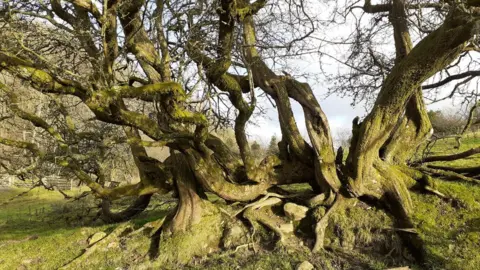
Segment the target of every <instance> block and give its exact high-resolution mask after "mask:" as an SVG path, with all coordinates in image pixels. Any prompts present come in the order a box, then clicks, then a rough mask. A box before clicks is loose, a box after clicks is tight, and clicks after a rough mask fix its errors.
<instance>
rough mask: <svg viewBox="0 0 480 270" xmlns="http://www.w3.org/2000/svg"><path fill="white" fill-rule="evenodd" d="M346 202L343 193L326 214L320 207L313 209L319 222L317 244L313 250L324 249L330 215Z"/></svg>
mask: <svg viewBox="0 0 480 270" xmlns="http://www.w3.org/2000/svg"><path fill="white" fill-rule="evenodd" d="M344 203H345V198H344V197H343V196H341V195H337V196H336V198H335V202H334V203H333V205H332V207H330V208H329V209H328V210H327V212H324V214H323V213H322V211H318V210H319V208H316V209H314V210H313V215H314V219H315V220H316V222H317V224H316V225H315V245H314V246H313V249H312V251H313V252H319V251H321V250H323V247H324V244H323V243H324V240H325V230H326V229H327V226H328V221H329V219H330V216H331V215H332V213H334V212H335V211H336V210H337V209H338V208H340V207H342V205H343V204H344ZM322 209H323V208H322Z"/></svg>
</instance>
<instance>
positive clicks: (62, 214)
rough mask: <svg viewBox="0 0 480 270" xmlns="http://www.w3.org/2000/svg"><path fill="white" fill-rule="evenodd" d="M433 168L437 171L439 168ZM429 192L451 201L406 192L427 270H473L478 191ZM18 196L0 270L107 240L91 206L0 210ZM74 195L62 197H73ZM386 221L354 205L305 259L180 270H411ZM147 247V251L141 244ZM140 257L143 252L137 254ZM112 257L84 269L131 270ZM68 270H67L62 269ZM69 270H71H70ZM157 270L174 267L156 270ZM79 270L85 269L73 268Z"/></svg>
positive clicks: (41, 202) (156, 210) (1, 197)
mask: <svg viewBox="0 0 480 270" xmlns="http://www.w3.org/2000/svg"><path fill="white" fill-rule="evenodd" d="M453 145H454V141H453V140H446V141H441V142H439V143H438V144H437V145H436V146H435V147H434V149H433V152H434V154H447V153H451V152H455V150H453ZM478 145H480V136H478V137H473V136H471V137H469V138H467V139H464V142H463V144H462V147H461V149H460V151H463V150H467V149H469V148H471V147H474V146H478ZM439 164H440V163H439ZM478 164H480V155H476V156H473V157H470V158H467V159H464V160H461V161H455V162H451V163H448V165H451V166H459V167H467V166H475V165H478ZM436 182H437V188H438V190H439V191H440V192H442V193H444V194H447V195H449V196H451V197H453V198H455V200H450V201H449V200H442V199H440V198H438V197H436V196H434V195H428V194H420V193H415V192H412V199H413V201H414V205H415V213H414V216H413V218H414V220H415V222H416V224H417V227H418V233H419V234H420V236H421V237H422V238H423V239H424V241H425V244H426V249H427V260H428V268H431V269H480V185H475V184H470V183H465V182H459V181H444V180H437V181H436ZM23 191H25V190H21V189H3V190H2V189H0V269H57V268H59V267H62V266H63V265H66V264H67V263H69V262H70V261H71V260H73V259H74V258H76V257H77V256H79V255H80V254H82V252H83V250H84V249H85V248H87V246H88V238H89V237H90V236H91V235H93V234H94V233H96V232H107V233H109V232H111V231H112V230H114V228H115V227H116V226H118V225H104V224H102V223H101V222H100V221H98V220H97V221H92V219H93V218H94V217H95V214H96V211H97V210H91V209H92V207H94V206H95V204H96V203H98V202H96V201H95V200H94V199H93V198H91V197H90V198H85V199H82V200H79V201H76V202H69V201H67V200H65V199H64V198H63V196H62V195H61V194H60V193H58V192H54V191H46V190H43V189H34V190H32V191H30V192H29V193H27V194H26V195H24V196H20V197H18V198H16V199H14V200H13V201H11V202H9V203H8V204H2V203H3V202H5V201H7V200H8V199H9V198H11V197H13V196H15V195H18V194H19V193H21V192H23ZM81 192H82V190H75V191H70V192H69V193H70V195H79V194H81ZM168 207H173V205H172V204H170V205H160V204H159V200H154V202H153V205H152V206H150V207H149V209H148V211H147V212H146V213H143V214H142V215H140V216H139V217H137V218H136V219H135V220H134V221H133V222H134V223H135V224H137V225H138V226H141V225H142V224H144V223H146V222H148V221H151V220H155V219H158V218H159V217H162V216H164V215H165V213H166V212H165V210H166V209H167V208H168ZM391 228H392V222H391V219H390V218H389V217H388V216H387V215H386V214H385V213H384V212H383V211H381V210H377V209H374V208H371V207H368V206H367V205H363V204H361V203H359V205H356V206H355V207H352V208H349V209H347V210H345V211H343V212H339V213H335V216H334V217H333V218H332V221H331V224H330V226H329V227H328V229H327V233H326V244H327V245H328V246H329V249H328V250H327V251H325V252H323V253H320V254H311V253H310V252H308V250H306V249H298V250H293V251H292V250H286V249H284V248H282V247H278V246H277V247H265V248H263V249H262V248H260V249H258V250H257V251H256V252H254V251H252V250H248V249H246V248H244V249H239V250H237V251H235V250H230V251H225V252H222V253H217V254H212V255H210V256H208V257H206V258H195V259H193V260H192V262H191V263H190V264H188V265H186V266H181V267H182V268H184V269H252V270H253V269H294V268H295V266H296V265H297V264H298V263H300V262H302V261H304V260H308V261H310V262H311V263H313V264H314V265H315V266H316V267H317V269H385V268H387V267H394V266H397V267H398V266H406V265H409V266H411V267H413V268H418V269H422V268H424V267H418V266H415V265H414V264H413V263H412V261H411V257H410V256H409V255H408V254H407V253H406V252H405V249H404V248H403V247H402V245H401V243H400V241H399V239H398V237H397V236H396V234H395V232H394V231H393V230H392V229H391ZM147 245H148V244H147ZM142 252H143V248H142ZM140 253H141V252H140ZM115 256H117V255H116V254H115V253H114V252H113V251H102V250H99V251H98V254H96V258H94V259H93V260H92V261H91V264H90V266H89V267H88V269H126V268H132V269H135V268H136V267H134V266H133V265H134V264H133V263H132V262H128V261H126V259H122V260H115ZM67 268H69V267H67ZM70 268H72V267H70ZM163 268H164V269H177V268H180V266H176V265H163ZM73 269H85V268H73Z"/></svg>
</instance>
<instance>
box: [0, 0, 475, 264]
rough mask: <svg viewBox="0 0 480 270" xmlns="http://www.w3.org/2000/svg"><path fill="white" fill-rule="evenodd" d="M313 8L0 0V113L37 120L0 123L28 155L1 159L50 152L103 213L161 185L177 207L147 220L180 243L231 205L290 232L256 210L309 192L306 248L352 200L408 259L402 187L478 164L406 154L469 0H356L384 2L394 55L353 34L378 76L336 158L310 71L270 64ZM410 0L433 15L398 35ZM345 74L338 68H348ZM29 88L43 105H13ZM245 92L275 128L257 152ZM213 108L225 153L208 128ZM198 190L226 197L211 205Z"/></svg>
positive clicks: (319, 243) (461, 45) (225, 218)
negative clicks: (130, 163)
mask: <svg viewBox="0 0 480 270" xmlns="http://www.w3.org/2000/svg"><path fill="white" fill-rule="evenodd" d="M330 4H331V5H332V6H333V5H335V3H330ZM321 8H322V6H320V5H319V4H313V3H307V1H301V0H299V1H276V0H275V1H264V0H257V1H256V2H250V1H244V0H236V1H232V0H217V1H193V2H192V1H182V0H156V1H145V0H103V1H101V0H62V1H61V0H47V1H24V0H12V1H3V2H2V4H1V10H0V14H1V16H2V17H1V22H0V24H1V33H0V35H1V40H0V70H1V73H2V76H3V82H2V83H1V84H0V87H1V91H2V92H1V94H2V102H3V103H2V106H3V109H4V110H2V116H1V118H0V119H1V120H2V121H4V122H5V121H10V120H11V119H17V120H18V121H20V120H21V121H24V122H22V123H24V124H22V125H12V129H13V127H26V128H30V129H35V130H39V133H41V134H42V136H43V138H42V140H38V141H33V142H32V141H25V140H21V139H19V138H18V136H8V134H7V135H5V137H4V138H0V143H1V144H3V145H5V146H7V147H10V148H19V149H25V150H27V151H24V150H22V151H19V152H18V153H24V154H25V155H27V156H28V157H29V159H25V160H24V161H25V163H28V165H25V164H18V163H15V162H4V163H2V167H3V169H4V170H7V171H8V172H9V173H12V174H19V175H27V176H28V175H29V174H33V173H35V172H36V171H38V170H40V169H41V168H42V166H46V165H49V164H50V165H52V164H53V165H54V166H58V167H61V168H63V169H64V170H66V171H68V172H70V173H72V174H74V175H75V177H77V178H78V179H79V180H80V181H82V182H83V183H84V184H86V185H87V186H88V187H89V188H90V189H91V190H92V192H93V193H94V194H95V195H96V196H98V197H100V198H102V199H104V204H103V206H104V207H103V214H104V215H105V218H106V219H107V220H110V221H114V222H115V221H123V220H128V219H129V218H130V217H132V216H133V215H135V214H137V213H138V212H139V211H142V209H145V207H146V206H147V205H148V203H149V200H150V197H151V196H152V194H154V193H168V192H170V191H172V190H175V191H176V192H177V194H178V197H179V204H178V207H177V208H176V209H175V212H174V213H172V214H171V215H169V216H167V218H166V219H165V220H162V222H160V223H159V224H161V225H159V232H161V234H162V242H165V243H175V245H170V246H169V247H170V248H173V249H176V251H179V252H180V251H181V252H182V253H187V254H189V255H201V254H204V253H206V252H209V251H212V250H216V249H218V248H219V247H221V246H222V240H223V239H225V235H228V232H229V231H230V230H229V229H230V228H231V227H232V226H234V224H237V222H238V219H239V218H242V219H244V220H248V221H250V222H252V223H253V222H257V223H261V224H263V225H265V226H266V227H268V228H270V229H271V230H273V231H274V232H275V233H276V234H277V235H278V236H279V239H280V241H281V242H282V243H285V244H287V243H295V241H296V240H298V238H301V237H305V236H297V235H296V234H295V230H296V228H295V226H296V225H294V224H297V223H291V222H290V221H289V220H288V218H286V217H285V216H283V215H282V213H279V212H278V211H274V210H272V209H274V208H275V209H278V206H282V205H284V204H286V203H288V202H289V201H295V202H296V203H297V204H303V205H305V206H307V207H309V208H310V210H309V211H308V212H307V218H308V219H309V220H310V222H312V224H311V225H312V227H313V228H314V229H313V230H312V232H313V233H312V235H311V236H308V237H309V238H314V239H315V241H314V243H315V244H314V245H312V246H311V248H312V250H313V251H314V252H315V251H319V250H321V249H322V248H323V245H324V242H323V239H324V233H325V229H326V227H327V225H328V224H329V216H330V215H331V213H332V212H334V211H336V210H337V209H339V208H341V207H345V206H346V205H350V204H351V202H352V201H354V200H363V201H366V202H368V203H371V204H375V205H380V206H382V207H383V208H384V209H385V211H387V212H388V213H389V214H391V216H392V218H393V219H394V220H395V224H396V226H397V227H398V228H399V229H400V230H398V231H399V233H401V236H402V238H403V239H405V240H407V241H406V242H405V243H406V244H408V245H409V247H410V248H411V249H412V250H414V251H415V253H414V254H415V255H418V256H417V257H418V259H422V251H421V250H422V243H421V240H420V239H419V238H418V236H417V235H416V234H412V233H411V230H412V229H414V224H413V223H412V221H411V219H410V215H411V213H412V211H415V209H414V207H413V205H412V202H411V199H410V195H409V187H411V186H413V185H414V184H417V183H419V184H421V185H423V187H424V188H425V190H426V191H430V192H433V193H435V194H437V195H439V196H443V194H441V193H439V192H437V191H436V190H435V189H434V188H433V187H432V186H430V183H431V178H430V175H431V174H446V175H449V176H451V177H452V176H453V177H458V178H460V179H463V180H471V181H476V179H474V178H472V176H476V175H478V174H479V168H465V169H464V170H463V171H462V170H460V169H457V171H456V172H454V171H448V169H449V168H432V167H428V166H426V165H424V164H425V163H428V162H431V161H435V160H451V159H456V158H462V157H466V156H469V155H472V154H475V153H478V151H479V150H478V149H472V150H469V151H467V152H463V153H459V154H457V155H454V156H435V157H422V158H420V159H412V156H413V155H414V153H415V151H416V150H417V147H418V146H419V145H420V144H421V143H423V142H425V141H426V140H427V139H428V138H429V136H430V134H431V133H432V128H431V124H430V121H429V119H428V115H427V112H426V110H425V104H424V96H423V92H422V84H424V82H425V81H426V80H428V79H430V78H432V77H434V76H435V75H436V74H438V73H439V72H442V71H443V70H444V69H446V68H447V67H449V66H450V65H451V64H452V63H454V61H457V60H458V59H459V57H460V56H461V55H464V53H465V52H474V51H476V50H478V47H477V43H476V42H477V38H478V33H479V32H478V31H479V29H480V28H479V27H480V2H479V1H476V0H461V1H441V2H430V1H416V2H412V3H410V2H409V1H404V0H392V1H385V2H384V3H382V4H372V3H371V2H370V1H365V3H364V5H363V6H361V7H359V8H360V9H361V10H362V11H363V12H365V13H372V14H380V15H379V17H380V18H383V17H388V18H389V20H388V23H386V27H389V29H392V33H393V35H394V42H395V44H394V47H395V52H396V56H395V59H394V60H393V61H391V62H388V61H386V62H382V61H383V60H382V59H377V57H375V56H376V55H375V53H373V52H372V50H368V52H372V53H371V54H370V55H369V57H370V58H368V61H369V63H373V66H374V67H376V68H377V69H381V70H382V73H381V74H380V73H379V77H381V80H375V81H372V83H376V85H375V87H377V88H378V89H377V90H378V91H377V92H375V102H374V105H373V106H372V108H371V111H370V113H369V114H368V116H366V117H365V118H364V119H363V120H362V121H360V120H359V119H358V118H357V119H355V120H354V121H353V128H352V140H351V146H350V149H348V155H347V156H346V157H345V158H344V157H343V153H344V152H343V150H342V151H338V152H337V153H335V151H334V147H333V143H332V136H331V133H330V128H329V124H328V120H327V118H326V116H325V114H324V112H323V111H322V108H321V106H320V104H319V102H318V100H317V98H316V96H315V95H314V91H313V90H312V88H311V87H310V85H309V84H308V83H306V82H302V81H300V80H299V79H298V78H295V77H293V76H292V75H289V74H288V73H287V72H282V70H278V68H274V67H278V62H279V61H280V62H281V60H282V58H286V57H291V56H292V55H301V54H302V53H303V52H305V51H306V50H307V49H306V48H307V47H308V46H307V45H308V44H306V41H308V40H309V38H310V37H311V35H312V33H316V31H317V30H318V29H319V28H321V26H322V25H323V22H322V21H321V20H320V19H319V18H317V17H315V16H319V15H318V14H317V13H318V12H317V11H318V9H321ZM354 8H355V7H350V8H349V10H350V11H352V10H353V9H354ZM422 10H436V11H438V14H440V15H438V16H436V19H434V20H431V21H430V22H431V24H430V25H428V26H429V29H427V30H425V33H422V35H420V38H416V40H417V41H415V44H414V43H413V42H412V38H411V36H410V33H409V25H410V18H411V17H412V16H415V15H417V17H418V16H420V15H421V14H423V13H422ZM347 18H348V16H347ZM360 30H361V29H359V31H360ZM326 38H328V37H326ZM357 40H358V41H359V42H362V40H361V39H360V38H359V39H357ZM357 45H358V44H357ZM392 46H393V45H392ZM357 55H361V54H357ZM364 56H365V54H364ZM352 59H353V58H352ZM356 59H357V60H358V59H359V58H356ZM365 61H367V60H365ZM356 64H359V62H358V61H357V63H355V65H356ZM280 66H281V64H280ZM359 67H360V68H359V69H358V70H361V68H362V67H361V66H359ZM371 70H374V69H367V71H368V72H369V71H371ZM372 72H373V71H372ZM366 74H367V73H366ZM364 75H365V74H364ZM367 75H368V74H367ZM346 76H347V75H346ZM348 76H351V79H350V80H347V81H350V82H351V81H352V80H354V79H355V78H358V77H359V76H360V75H358V74H357V75H356V74H350V75H348ZM472 76H473V75H472ZM434 78H435V77H434ZM451 80H455V78H452V79H450V81H451ZM339 82H342V81H341V80H339ZM379 82H380V84H379ZM439 84H441V82H439ZM439 86H440V85H439ZM350 87H352V88H355V87H354V86H352V85H350ZM429 87H431V88H432V87H433V86H431V85H430V86H429ZM352 91H355V89H352ZM29 93H31V94H32V95H33V93H35V95H37V96H38V95H40V96H42V98H36V99H35V100H36V101H37V102H40V104H43V105H44V107H48V108H47V110H48V112H49V113H47V114H43V115H39V114H38V113H36V112H35V110H32V109H29V108H26V107H25V106H23V105H22V104H24V103H22V102H21V101H22V100H23V99H24V98H25V97H26V96H28V95H29ZM259 96H266V97H268V98H269V99H270V100H271V101H272V102H273V103H274V104H275V108H276V110H277V111H278V118H279V123H280V127H281V131H282V136H281V141H280V142H279V143H278V147H279V152H278V154H275V155H269V156H267V157H265V158H264V159H263V160H262V161H261V162H258V161H257V158H256V157H255V156H254V155H253V154H252V151H251V148H250V145H249V140H248V137H247V135H246V131H245V129H246V125H247V123H248V122H249V120H251V117H252V115H254V113H255V112H256V110H257V112H258V109H259V108H260V107H259V105H258V104H257V102H256V100H257V98H258V97H259ZM292 102H297V103H299V104H300V105H301V107H302V108H303V113H304V116H305V124H306V128H307V131H308V138H305V137H303V136H302V135H301V133H300V131H299V128H298V126H297V123H296V120H295V117H294V114H293V112H292ZM47 103H48V104H47ZM80 112H81V113H80ZM25 123H26V124H25ZM27 124H28V125H30V126H28V125H27ZM229 124H232V125H233V127H234V131H235V139H236V144H237V146H238V149H239V154H236V153H234V152H233V151H232V148H233V147H232V145H227V144H225V143H224V142H223V141H222V140H221V139H220V138H219V137H217V136H215V135H214V134H213V132H212V131H213V130H215V129H216V128H218V127H219V126H226V125H227V126H228V125H229ZM103 130H108V132H107V131H105V132H102V131H103ZM12 134H15V133H14V132H13V131H12ZM142 134H144V135H145V136H146V137H149V138H150V139H151V140H148V141H147V140H145V139H144V138H145V136H143V135H142ZM118 144H124V145H128V148H129V152H128V153H127V152H123V153H124V154H125V155H131V156H132V157H133V160H134V163H135V165H136V167H137V168H138V172H139V175H140V182H139V183H135V184H129V185H121V186H119V187H115V188H111V187H107V186H106V185H104V183H105V181H106V179H105V178H106V177H107V176H106V175H105V174H104V173H103V171H102V166H99V164H98V162H97V161H98V159H99V158H100V157H102V158H105V155H104V153H105V151H106V150H107V149H109V147H113V145H118ZM148 146H163V147H167V148H169V149H170V153H171V154H170V156H169V158H167V159H166V160H165V161H160V160H157V159H154V158H152V157H149V156H148V154H147V152H146V149H145V147H148ZM107 157H108V156H107ZM29 161H31V162H29ZM7 163H8V164H7ZM21 165H22V166H21ZM292 183H305V184H309V185H311V187H312V189H313V191H314V192H313V193H307V194H292V193H288V192H286V191H285V190H282V189H281V188H279V187H278V186H280V185H284V184H292ZM205 192H210V193H213V194H215V195H216V196H218V197H220V198H222V199H224V200H225V201H226V202H228V203H233V202H237V203H235V204H230V207H228V209H225V208H220V207H218V206H217V205H215V204H213V203H212V202H210V201H209V200H208V199H207V197H206V196H205ZM125 196H135V197H137V200H136V201H135V202H134V203H133V205H132V206H131V207H130V208H128V209H126V210H125V211H123V212H120V213H114V212H112V211H110V209H109V205H110V202H111V201H114V200H116V199H119V198H122V197H125ZM323 210H326V211H323ZM224 231H225V232H226V233H225V234H224ZM160 246H161V247H162V243H161V244H160ZM161 252H162V251H161ZM163 252H167V251H166V250H163Z"/></svg>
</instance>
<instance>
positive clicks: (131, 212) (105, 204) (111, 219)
mask: <svg viewBox="0 0 480 270" xmlns="http://www.w3.org/2000/svg"><path fill="white" fill-rule="evenodd" d="M151 197H152V195H151V194H148V195H141V196H139V197H138V198H137V199H136V200H135V201H134V202H133V203H132V205H130V206H129V207H128V208H127V209H125V210H123V211H121V212H116V213H115V212H112V211H111V209H110V207H111V202H110V201H108V200H106V199H104V200H103V201H102V219H103V220H104V221H105V222H107V223H116V222H123V221H127V220H130V219H131V218H132V217H134V216H136V215H138V214H140V213H142V212H143V211H144V210H145V209H146V208H147V206H148V204H149V203H150V198H151Z"/></svg>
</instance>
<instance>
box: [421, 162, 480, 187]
mask: <svg viewBox="0 0 480 270" xmlns="http://www.w3.org/2000/svg"><path fill="white" fill-rule="evenodd" d="M440 168H442V169H439V168H435V167H433V168H432V167H430V166H429V167H421V168H419V170H421V171H423V172H425V173H429V174H432V175H435V176H440V177H443V178H444V179H457V180H462V181H465V182H470V183H474V184H480V180H479V179H475V178H472V177H468V176H465V175H463V174H461V173H457V172H455V171H452V170H447V169H453V168H448V167H440Z"/></svg>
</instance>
